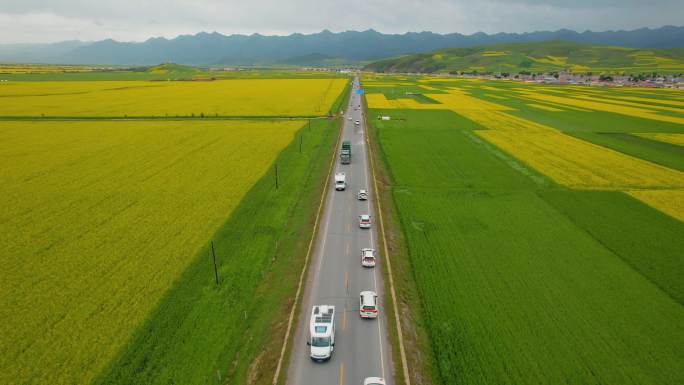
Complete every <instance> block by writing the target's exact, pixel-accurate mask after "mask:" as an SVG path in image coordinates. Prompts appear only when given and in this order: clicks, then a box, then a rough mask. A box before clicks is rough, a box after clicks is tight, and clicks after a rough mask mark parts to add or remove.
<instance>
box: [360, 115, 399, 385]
mask: <svg viewBox="0 0 684 385" xmlns="http://www.w3.org/2000/svg"><path fill="white" fill-rule="evenodd" d="M364 107H365V106H364ZM364 111H365V112H366V113H365V114H364V120H365V123H366V124H365V126H366V131H367V132H366V145H367V146H366V147H367V148H368V150H367V152H368V158H369V161H370V162H369V163H370V168H371V174H372V175H373V195H374V196H375V202H376V203H377V205H378V217H379V218H380V234H381V235H382V245H383V248H384V249H385V263H386V264H387V277H388V281H389V282H388V283H389V287H390V296H391V297H392V307H393V308H394V309H393V310H394V322H395V324H396V328H397V339H398V340H399V355H400V356H401V368H402V370H403V372H404V383H405V384H406V385H411V377H409V371H408V364H407V361H406V349H405V348H404V335H403V332H402V330H401V320H400V319H399V308H398V305H397V295H396V292H395V290H394V278H393V276H392V265H391V263H390V258H389V248H388V247H387V236H386V235H385V222H384V219H383V216H382V205H381V202H380V193H379V190H378V180H377V178H376V176H375V160H374V158H373V149H372V148H371V144H370V129H369V126H370V125H369V124H368V110H367V109H365V110H364Z"/></svg>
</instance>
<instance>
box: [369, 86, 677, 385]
mask: <svg viewBox="0 0 684 385" xmlns="http://www.w3.org/2000/svg"><path fill="white" fill-rule="evenodd" d="M386 81H388V80H386ZM457 84H459V91H460V90H462V89H467V90H468V91H467V92H468V93H469V95H478V96H481V95H483V93H482V88H484V87H482V86H481V85H479V84H478V83H476V82H464V83H462V84H460V83H457ZM465 85H469V87H467V88H465ZM492 87H498V86H496V85H493V86H492ZM506 87H508V86H507V85H505V84H504V85H502V86H501V87H500V88H501V91H502V92H501V93H497V95H506V96H505V97H507V98H508V99H507V100H502V99H499V98H490V99H487V101H490V102H491V103H495V104H497V105H505V106H507V107H509V108H511V109H510V110H504V112H501V110H500V109H495V108H494V107H492V105H489V104H486V103H485V104H479V102H478V101H477V99H472V98H468V97H462V96H460V95H461V94H459V93H456V94H454V95H455V97H456V98H457V99H454V102H453V104H445V105H444V109H445V110H447V109H448V110H451V111H445V110H431V108H433V107H430V110H428V109H427V108H424V107H419V105H417V104H411V106H415V107H413V108H415V109H412V110H409V109H401V108H400V107H399V106H398V105H393V104H391V103H389V104H385V105H383V106H382V108H380V109H371V110H370V116H369V117H370V122H371V125H372V127H373V134H374V136H373V137H374V139H375V140H376V141H377V145H378V147H379V149H380V150H381V155H380V157H381V159H382V160H383V166H384V168H385V170H386V172H387V174H388V175H389V177H390V181H389V183H390V186H389V187H388V188H390V192H391V193H390V197H391V199H392V202H390V203H392V204H393V205H394V206H395V207H396V214H397V216H398V218H397V220H398V222H399V223H400V230H401V231H402V233H403V238H404V239H405V248H406V250H407V252H406V255H405V257H406V258H407V259H408V265H410V266H411V272H410V278H406V277H405V276H404V275H405V274H406V273H405V272H403V271H396V273H398V274H399V276H400V279H411V280H412V281H414V282H415V285H416V287H417V291H418V292H419V296H416V297H415V298H414V297H410V296H408V297H406V298H410V299H409V300H408V301H409V302H408V303H407V306H408V307H409V309H410V308H413V309H414V310H415V312H414V315H413V317H419V319H418V320H417V321H416V324H415V325H417V326H416V327H421V328H422V327H424V332H425V333H427V335H428V336H429V337H428V339H427V341H425V342H424V343H423V344H422V345H421V346H425V347H426V349H429V351H423V352H422V359H423V360H427V361H429V363H428V364H426V365H425V367H428V368H429V367H433V368H436V372H437V373H436V374H435V377H436V378H435V382H437V383H444V384H561V383H565V384H644V385H646V384H655V383H657V384H678V383H679V382H681V381H680V380H681V375H680V373H681V372H682V370H684V366H683V365H682V362H681V360H680V359H679V356H680V350H681V346H682V344H683V343H684V337H683V336H684V334H683V333H682V332H683V331H684V330H683V327H682V325H684V308H683V307H682V302H681V299H682V291H681V290H682V287H681V277H682V274H683V273H684V270H683V269H684V265H682V259H681V248H682V246H684V245H681V241H680V240H679V238H681V237H680V236H678V234H680V233H681V232H682V231H683V229H682V222H680V221H678V220H677V219H674V218H672V217H669V216H667V215H665V214H663V213H661V212H659V211H657V210H655V209H654V208H652V207H649V206H647V205H645V204H644V203H642V202H639V201H638V200H636V199H634V198H632V197H630V196H628V195H626V194H623V193H621V192H586V191H580V190H573V189H568V188H566V187H563V185H564V184H565V183H566V182H565V180H564V179H563V178H559V179H558V181H559V183H553V182H551V181H550V180H549V178H548V176H545V175H540V173H539V172H540V171H539V170H537V171H534V170H533V169H531V168H530V166H529V165H530V164H532V165H535V164H536V163H530V162H529V159H530V158H528V157H531V156H546V157H549V161H551V162H552V161H556V160H557V159H562V158H563V157H564V156H567V159H568V160H571V159H573V158H577V159H578V160H579V161H578V162H576V163H575V162H569V163H568V164H570V165H577V166H573V167H579V165H583V166H582V167H585V168H584V169H578V170H575V171H573V170H563V172H566V173H568V174H565V175H567V176H568V177H571V174H572V173H573V172H578V171H582V170H584V171H582V172H588V174H587V177H589V176H591V175H592V173H595V174H596V175H604V177H605V178H607V179H608V180H611V178H625V181H626V182H627V183H628V184H630V185H631V184H632V183H630V182H629V180H630V178H634V177H636V176H637V175H638V174H637V173H634V172H637V170H629V169H627V168H625V169H623V170H616V172H620V173H623V174H624V175H623V176H620V177H618V176H617V175H613V176H611V172H610V171H609V170H604V171H601V170H600V167H601V165H605V163H601V162H614V163H615V164H616V165H619V164H633V165H640V166H639V167H642V166H641V165H642V163H640V161H636V160H633V159H631V158H624V157H625V156H626V155H623V154H621V153H620V154H615V153H607V152H605V150H602V149H600V148H589V147H586V144H582V142H579V143H577V144H575V145H574V147H570V148H568V147H565V144H564V143H563V142H562V141H564V140H566V139H564V138H566V136H564V135H562V134H559V131H557V130H558V129H560V130H563V131H567V132H568V133H570V134H573V135H575V134H576V135H578V137H581V135H583V134H589V133H592V132H593V131H594V130H595V129H597V128H600V127H604V126H605V127H606V129H605V130H604V131H605V132H611V131H613V132H617V133H621V132H630V131H629V130H631V129H633V128H636V127H646V126H647V125H648V124H647V122H649V121H648V120H645V119H641V118H637V117H632V116H625V115H619V114H615V113H610V112H583V111H577V110H570V109H563V110H562V111H561V112H555V111H545V110H541V109H533V108H531V107H528V106H527V102H526V101H523V100H520V99H518V98H517V96H516V95H515V94H513V93H510V92H509V93H506ZM492 92H493V91H491V90H489V89H486V93H488V94H491V93H492ZM428 96H429V94H428ZM502 97H504V96H502ZM444 100H447V99H444ZM370 107H371V108H372V107H373V102H372V101H371V102H370ZM554 107H555V106H554ZM421 108H424V109H421ZM561 108H562V107H561ZM379 115H385V116H391V119H392V120H389V121H382V120H377V117H378V116H379ZM466 117H467V118H466ZM554 117H556V118H555V119H554ZM594 118H595V119H597V120H592V119H594ZM611 119H614V120H615V121H616V122H614V123H613V124H610V121H611ZM582 121H584V124H581V123H582ZM540 123H541V124H540ZM625 123H628V124H625ZM650 124H651V126H650V127H649V128H650V129H647V130H644V131H645V132H648V131H652V132H678V131H679V130H681V127H680V126H678V125H676V124H672V123H667V122H654V121H650ZM485 133H489V134H491V135H493V136H492V137H497V136H496V135H501V137H502V138H512V139H511V140H520V139H518V138H516V137H523V136H524V137H525V138H530V139H529V140H535V139H534V138H537V140H540V141H553V140H559V142H558V144H557V145H556V147H555V148H554V147H553V146H552V145H551V144H549V146H547V147H545V148H547V149H548V150H547V153H544V154H542V153H537V152H535V150H534V149H529V148H526V147H524V144H521V146H522V147H519V148H518V152H515V153H510V152H508V151H504V150H501V149H498V148H497V146H495V145H493V144H491V143H489V139H488V138H489V137H490V136H489V135H484V134H485ZM504 135H505V136H504ZM596 135H606V136H607V137H611V136H609V135H613V134H596ZM625 135H626V134H625ZM611 138H612V137H611ZM644 140H645V139H644ZM504 143H505V141H504ZM521 143H523V142H521ZM549 143H551V142H549ZM567 144H571V143H570V142H567ZM604 145H605V144H604ZM634 145H635V146H637V145H638V143H636V142H635V144H634ZM607 147H608V146H607ZM582 148H586V149H587V150H591V151H589V152H587V154H580V153H577V154H569V156H568V155H564V154H565V153H564V152H563V151H575V150H576V149H582ZM616 149H618V150H619V151H623V152H624V153H625V154H627V153H629V154H630V155H640V157H643V158H644V159H647V160H651V161H654V160H655V159H665V161H662V162H661V163H667V161H668V160H669V162H670V163H667V164H666V165H677V164H678V163H679V162H680V160H681V159H680V155H678V154H676V153H671V154H669V155H666V153H665V152H663V151H664V150H662V149H660V148H656V147H653V148H650V147H639V148H637V147H635V148H634V149H633V151H632V152H628V151H627V150H626V149H625V148H616ZM525 151H531V152H529V155H528V154H527V153H526V152H525ZM548 151H550V153H549V152H548ZM554 151H558V158H555V156H554V155H551V154H553V152H554ZM592 151H593V152H594V153H593V154H592ZM585 156H593V157H596V158H595V159H594V160H593V161H592V160H591V159H589V158H587V159H583V157H585ZM658 157H660V158H658ZM592 159H593V158H592ZM610 159H613V160H610ZM537 161H538V159H537ZM621 162H624V163H621ZM549 167H551V168H549ZM552 167H555V166H553V165H549V164H545V167H544V168H540V170H542V171H546V170H549V169H552ZM643 167H652V166H649V165H648V164H645V163H643ZM599 171H601V172H599ZM603 172H605V174H602V173H603ZM663 172H666V173H668V174H667V175H677V174H676V173H672V172H669V171H667V170H664V169H663ZM552 175H553V174H552ZM561 175H562V174H561ZM592 178H593V177H592ZM615 180H616V181H617V180H618V179H615ZM611 183H612V182H611ZM663 183H672V184H673V185H674V184H676V183H679V182H678V181H673V180H670V181H666V180H663ZM677 191H678V190H677ZM673 210H677V205H676V204H674V205H673ZM399 255H402V254H399ZM399 264H400V265H402V263H399ZM399 291H400V292H401V291H402V289H401V288H399ZM400 296H401V294H400ZM415 325H414V326H415ZM416 365H420V364H419V363H416Z"/></svg>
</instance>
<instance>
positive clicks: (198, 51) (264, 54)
mask: <svg viewBox="0 0 684 385" xmlns="http://www.w3.org/2000/svg"><path fill="white" fill-rule="evenodd" d="M553 39H562V40H568V41H575V42H583V43H591V44H609V45H620V46H627V47H657V48H673V47H684V27H671V26H667V27H661V28H656V29H648V28H642V29H637V30H633V31H606V32H591V31H585V32H582V33H579V32H575V31H570V30H567V29H561V30H558V31H540V32H530V33H521V34H518V33H497V34H493V35H488V34H485V33H481V32H480V33H475V34H472V35H463V34H460V33H450V34H445V35H440V34H436V33H432V32H419V33H416V32H409V33H405V34H383V33H380V32H377V31H374V30H372V29H371V30H367V31H363V32H357V31H345V32H339V33H333V32H330V31H327V30H325V31H322V32H320V33H314V34H308V35H304V34H299V33H295V34H291V35H289V36H264V35H259V34H253V35H249V36H247V35H230V36H226V35H222V34H220V33H216V32H214V33H205V32H201V33H198V34H196V35H182V36H178V37H176V38H174V39H166V38H152V39H148V40H146V41H144V42H139V43H130V42H118V41H115V40H111V39H108V40H102V41H98V42H90V43H83V42H67V43H55V44H11V45H0V61H5V62H34V63H36V62H40V63H59V64H119V65H153V64H156V63H162V62H175V63H182V64H191V65H270V64H296V65H326V64H341V63H358V62H364V61H370V60H378V59H382V58H386V57H391V56H396V55H406V54H412V53H417V52H428V51H432V50H436V49H442V48H459V47H471V46H476V45H483V44H499V43H510V42H532V41H546V40H553Z"/></svg>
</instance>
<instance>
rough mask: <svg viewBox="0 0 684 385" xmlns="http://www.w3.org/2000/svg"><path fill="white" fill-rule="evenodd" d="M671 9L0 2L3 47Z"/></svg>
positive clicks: (673, 13) (516, 21) (472, 0)
mask: <svg viewBox="0 0 684 385" xmlns="http://www.w3.org/2000/svg"><path fill="white" fill-rule="evenodd" d="M677 3H678V1H677V0H651V1H649V2H643V1H638V0H593V1H589V0H575V1H561V0H547V1H542V0H344V1H339V0H289V1H288V0H192V1H191V0H165V1H162V0H135V1H131V0H98V1H92V0H90V1H89V0H60V1H50V0H47V1H46V0H0V42H4V43H9V42H50V41H60V40H72V39H80V40H98V39H105V38H113V39H116V40H124V41H141V40H145V39H147V38H149V37H153V36H165V37H175V36H177V35H180V34H193V33H196V32H200V31H209V32H211V31H218V32H221V33H225V34H231V33H245V34H250V33H255V32H256V33H261V34H278V35H284V34H289V33H292V32H302V33H311V32H317V31H320V30H322V29H325V28H327V29H330V30H332V31H343V30H365V29H368V28H374V29H376V30H378V31H381V32H390V33H403V32H406V31H423V30H426V31H428V30H429V31H434V32H441V33H447V32H461V33H473V32H477V31H483V32H487V33H493V32H525V31H534V30H556V29H559V28H569V29H575V30H585V29H591V30H596V31H601V30H609V29H634V28H640V27H658V26H661V25H664V24H675V25H678V24H681V23H682V22H681V20H684V7H681V6H678V5H677Z"/></svg>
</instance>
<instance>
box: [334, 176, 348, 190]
mask: <svg viewBox="0 0 684 385" xmlns="http://www.w3.org/2000/svg"><path fill="white" fill-rule="evenodd" d="M345 188H347V177H346V175H344V173H343V172H338V173H337V174H335V190H337V191H342V190H344V189H345Z"/></svg>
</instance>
